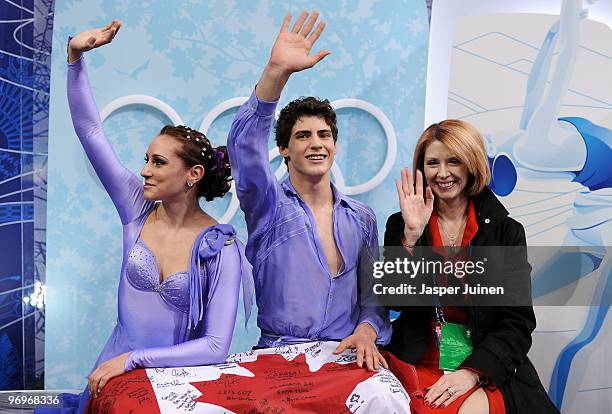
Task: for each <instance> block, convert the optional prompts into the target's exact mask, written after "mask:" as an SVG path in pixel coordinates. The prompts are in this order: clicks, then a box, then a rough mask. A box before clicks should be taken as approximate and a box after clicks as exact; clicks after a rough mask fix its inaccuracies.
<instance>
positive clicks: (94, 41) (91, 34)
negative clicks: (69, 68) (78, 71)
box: [68, 20, 121, 63]
mask: <svg viewBox="0 0 612 414" xmlns="http://www.w3.org/2000/svg"><path fill="white" fill-rule="evenodd" d="M120 28H121V20H113V21H112V22H110V23H109V24H108V26H106V27H101V28H98V29H91V30H86V31H84V32H81V33H79V34H78V35H76V36H74V37H73V38H72V39H70V43H68V63H72V62H74V61H75V60H77V59H78V58H80V57H81V55H82V54H83V52H87V51H88V50H91V49H95V48H97V47H100V46H103V45H105V44H107V43H110V42H112V41H113V39H114V38H115V36H116V35H117V32H118V31H119V29H120Z"/></svg>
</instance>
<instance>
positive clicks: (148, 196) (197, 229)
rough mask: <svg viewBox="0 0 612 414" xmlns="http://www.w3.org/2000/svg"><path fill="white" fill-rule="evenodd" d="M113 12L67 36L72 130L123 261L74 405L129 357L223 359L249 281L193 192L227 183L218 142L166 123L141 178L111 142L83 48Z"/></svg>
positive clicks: (137, 362)
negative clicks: (113, 309) (105, 198)
mask: <svg viewBox="0 0 612 414" xmlns="http://www.w3.org/2000/svg"><path fill="white" fill-rule="evenodd" d="M120 27H121V22H120V21H117V20H115V21H113V22H112V23H110V24H109V25H108V26H106V27H104V28H101V29H92V30H88V31H86V32H83V33H80V34H78V35H76V36H75V37H73V38H71V39H70V41H69V44H68V101H69V105H70V112H71V115H72V121H73V124H74V128H75V131H76V133H77V135H78V137H79V139H80V141H81V144H82V145H83V148H84V150H85V152H86V154H87V156H88V158H89V160H90V161H91V164H92V165H93V167H94V170H95V171H96V174H97V175H98V177H99V178H100V181H101V182H102V184H103V185H104V188H105V189H106V191H107V192H108V194H109V196H110V197H111V199H112V201H113V203H114V205H115V207H116V208H117V211H118V213H119V216H120V218H121V222H122V224H123V264H122V267H121V275H120V281H119V301H118V318H117V324H116V326H115V329H114V330H113V332H112V334H111V336H110V338H109V339H108V341H107V343H106V345H105V346H104V349H103V350H102V352H101V354H100V356H99V357H98V360H97V361H96V363H95V365H94V368H93V370H92V372H91V374H90V375H89V384H88V387H87V388H86V389H85V392H84V393H83V394H82V396H81V397H80V403H79V408H78V411H79V412H83V411H84V410H85V407H86V405H87V400H88V398H89V395H90V394H91V395H92V396H93V397H96V396H97V394H98V393H99V392H100V391H101V389H102V388H103V387H104V385H105V384H106V383H107V382H108V381H109V380H110V379H111V378H113V377H115V376H118V375H121V374H123V373H124V372H127V371H129V370H132V369H134V368H137V367H173V366H193V365H206V364H214V363H219V362H223V361H225V359H226V358H227V355H228V351H229V348H230V344H231V339H232V334H233V331H234V324H235V321H236V312H237V308H238V297H239V290H240V282H241V280H242V283H243V289H244V290H243V297H244V301H245V313H246V319H248V316H249V315H248V314H249V313H250V306H251V297H252V291H253V282H252V277H251V269H250V266H249V264H248V262H247V261H246V260H245V258H244V255H243V246H242V245H241V243H240V242H239V241H238V239H237V238H236V235H235V230H234V228H233V227H232V226H229V225H224V224H218V223H217V222H216V221H215V219H214V218H212V217H211V216H210V215H208V214H207V213H206V212H204V211H203V210H202V209H201V207H200V204H199V198H200V197H204V198H206V200H207V201H210V200H212V199H213V198H215V197H222V196H223V195H224V194H225V193H226V192H227V191H228V190H229V188H230V180H231V177H230V165H229V158H228V156H227V152H226V148H225V147H217V148H213V147H212V146H211V144H210V142H209V141H208V139H207V138H206V137H205V136H204V134H202V133H200V132H198V131H194V130H192V129H190V128H187V127H184V126H178V127H174V126H170V125H168V126H165V127H164V128H163V129H162V130H161V132H160V133H159V135H158V136H156V137H155V138H154V139H153V141H152V142H151V144H150V145H149V148H148V150H147V152H146V155H145V165H144V167H143V169H142V171H141V173H140V175H141V176H142V178H143V179H144V184H143V181H142V180H141V179H139V178H138V177H136V176H135V175H134V174H132V173H131V172H130V171H129V170H127V169H126V168H125V167H124V166H123V165H122V164H121V163H120V161H119V159H118V158H117V156H116V154H115V153H114V151H113V149H112V147H111V146H110V144H109V142H108V140H107V138H106V136H105V134H104V130H103V127H102V122H101V120H100V116H99V113H98V110H97V108H96V105H95V102H94V99H93V96H92V92H91V88H90V85H89V80H88V77H87V70H86V68H85V62H84V59H83V56H82V54H83V52H85V51H88V50H91V49H94V48H97V47H99V46H102V45H105V44H107V43H110V42H111V41H112V39H113V38H114V36H115V35H116V34H117V31H118V30H119V28H120Z"/></svg>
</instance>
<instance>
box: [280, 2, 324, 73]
mask: <svg viewBox="0 0 612 414" xmlns="http://www.w3.org/2000/svg"><path fill="white" fill-rule="evenodd" d="M318 18H319V13H318V12H317V11H313V12H312V14H311V15H310V17H308V12H306V11H304V12H302V14H300V17H298V19H297V21H296V22H295V25H294V26H293V29H291V31H290V30H289V23H291V13H289V14H287V15H286V16H285V20H283V25H282V27H281V30H280V33H279V34H278V37H277V38H276V42H274V46H273V47H272V53H271V54H270V60H269V63H268V64H269V65H270V66H273V67H277V68H279V69H281V70H284V71H287V72H290V73H293V72H299V71H301V70H304V69H308V68H311V67H313V66H314V65H316V64H317V63H318V62H319V61H320V60H321V59H323V58H324V57H325V56H327V55H329V54H330V53H331V52H329V51H326V50H325V51H319V52H317V53H315V54H314V55H311V54H310V51H311V49H312V46H313V45H314V44H315V42H316V41H317V39H318V38H319V36H321V33H322V32H323V29H325V22H324V21H320V22H319V24H318V25H317V27H316V28H315V29H314V30H312V29H313V28H314V27H315V23H316V22H317V19H318Z"/></svg>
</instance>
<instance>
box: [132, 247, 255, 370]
mask: <svg viewBox="0 0 612 414" xmlns="http://www.w3.org/2000/svg"><path fill="white" fill-rule="evenodd" d="M242 258H243V256H242V254H241V252H240V246H239V243H238V242H234V243H233V244H231V245H229V246H225V247H224V248H223V249H222V251H221V257H220V259H219V262H218V265H217V267H216V270H215V271H214V273H212V274H211V273H210V272H209V282H208V283H209V284H208V303H207V306H206V309H205V312H204V318H203V330H202V334H201V336H200V337H199V338H197V339H192V340H189V341H186V342H183V343H180V344H177V345H173V346H168V347H155V348H145V349H139V350H136V351H133V352H132V353H131V354H130V356H129V357H128V359H127V360H126V362H125V369H126V371H130V370H132V369H134V368H136V367H145V368H152V367H182V366H196V365H209V364H215V363H220V362H224V361H225V360H226V358H227V355H228V352H229V348H230V344H231V341H232V334H233V332H234V325H235V322H236V313H237V310H238V298H239V291H240V280H241V277H242V273H243V266H244V263H243V260H242Z"/></svg>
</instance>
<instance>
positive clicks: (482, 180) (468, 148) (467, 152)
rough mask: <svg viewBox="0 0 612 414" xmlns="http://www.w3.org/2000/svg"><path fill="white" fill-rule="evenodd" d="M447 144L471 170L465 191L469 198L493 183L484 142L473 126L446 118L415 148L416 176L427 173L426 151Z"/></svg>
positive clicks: (432, 126)
mask: <svg viewBox="0 0 612 414" xmlns="http://www.w3.org/2000/svg"><path fill="white" fill-rule="evenodd" d="M434 140H435V141H440V142H441V143H442V144H444V145H446V146H447V147H448V149H449V150H450V152H452V153H453V154H454V155H455V156H456V157H457V158H459V160H460V161H461V162H462V163H463V164H465V166H466V167H467V169H468V176H469V178H468V183H467V186H466V188H465V192H466V194H467V195H468V196H469V197H473V196H475V195H478V194H480V192H482V190H484V189H485V187H486V186H487V185H488V184H489V181H491V170H490V168H489V159H488V157H487V151H486V150H485V145H484V139H483V138H482V135H480V132H478V130H477V129H476V128H474V127H473V126H472V125H470V124H469V123H467V122H465V121H461V120H459V119H447V120H445V121H442V122H439V123H437V124H432V125H430V126H429V127H428V128H427V129H426V130H425V131H423V133H422V134H421V136H420V137H419V140H418V142H417V144H416V148H415V149H414V157H413V173H414V174H415V176H416V172H417V170H420V171H421V173H423V176H425V174H424V165H423V163H424V161H425V150H426V149H427V147H428V146H429V144H431V143H432V142H433V141H434Z"/></svg>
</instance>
